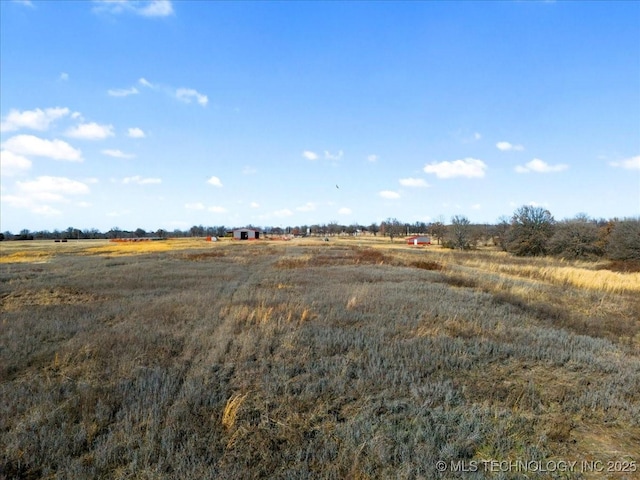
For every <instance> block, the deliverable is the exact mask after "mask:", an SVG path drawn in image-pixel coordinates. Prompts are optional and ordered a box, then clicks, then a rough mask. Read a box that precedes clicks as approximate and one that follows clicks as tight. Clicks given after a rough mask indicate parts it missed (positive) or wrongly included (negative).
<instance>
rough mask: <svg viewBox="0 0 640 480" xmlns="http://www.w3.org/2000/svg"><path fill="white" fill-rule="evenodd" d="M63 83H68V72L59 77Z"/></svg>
mask: <svg viewBox="0 0 640 480" xmlns="http://www.w3.org/2000/svg"><path fill="white" fill-rule="evenodd" d="M58 78H59V79H60V80H61V81H62V82H66V81H67V80H69V74H68V73H67V72H62V73H61V74H60V76H59V77H58Z"/></svg>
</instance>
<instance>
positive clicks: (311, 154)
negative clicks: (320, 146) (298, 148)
mask: <svg viewBox="0 0 640 480" xmlns="http://www.w3.org/2000/svg"><path fill="white" fill-rule="evenodd" d="M302 156H303V157H304V158H306V159H307V160H317V159H318V154H317V153H315V152H312V151H311V150H305V151H304V152H302Z"/></svg>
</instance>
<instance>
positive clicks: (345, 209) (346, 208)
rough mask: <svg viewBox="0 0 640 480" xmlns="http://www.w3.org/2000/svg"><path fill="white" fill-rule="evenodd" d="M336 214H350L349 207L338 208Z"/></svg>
mask: <svg viewBox="0 0 640 480" xmlns="http://www.w3.org/2000/svg"><path fill="white" fill-rule="evenodd" d="M338 215H351V209H350V208H348V207H342V208H341V209H339V210H338Z"/></svg>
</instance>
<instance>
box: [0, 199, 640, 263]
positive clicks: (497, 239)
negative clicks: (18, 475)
mask: <svg viewBox="0 0 640 480" xmlns="http://www.w3.org/2000/svg"><path fill="white" fill-rule="evenodd" d="M248 227H249V228H251V227H252V226H251V225H248ZM231 230H232V229H231V228H228V227H226V226H224V225H220V226H209V227H204V226H202V225H194V226H192V227H191V228H190V229H188V230H180V229H175V230H173V231H166V230H163V229H158V230H155V231H146V230H144V229H142V228H137V229H135V230H132V231H129V230H122V229H120V228H118V227H113V228H111V229H110V230H109V231H107V232H100V231H99V230H97V229H89V230H81V229H77V228H74V227H69V228H67V229H66V230H54V231H48V230H43V231H36V232H30V231H29V230H22V231H20V232H19V233H18V234H12V233H11V232H4V233H0V241H1V240H36V239H53V240H57V239H78V240H80V239H112V238H149V237H154V238H185V237H205V236H217V237H224V236H226V235H229V234H230V232H231ZM261 230H262V231H263V232H264V233H265V234H266V235H273V236H281V235H293V236H306V235H312V236H325V237H329V236H336V235H375V236H378V235H380V236H384V237H389V239H390V240H391V241H393V240H394V239H395V238H399V237H404V236H406V235H421V234H422V235H429V236H431V238H432V241H433V242H434V243H437V244H441V245H442V246H444V247H446V248H452V249H460V250H470V249H475V248H478V247H482V246H495V247H497V248H499V249H501V250H503V251H505V252H509V253H512V254H514V255H517V256H542V255H554V256H558V257H561V258H566V259H597V258H602V257H606V258H609V259H612V260H634V261H640V217H636V218H624V219H618V218H614V219H608V220H606V219H592V218H589V217H588V216H587V215H585V214H579V215H577V216H576V217H574V218H571V219H565V220H561V221H556V220H555V219H554V217H553V215H552V214H551V212H549V210H547V209H545V208H543V207H536V206H530V205H523V206H522V207H520V208H518V209H517V210H515V211H514V213H513V214H512V216H511V217H501V218H500V219H499V220H498V222H497V223H496V224H492V225H491V224H472V223H471V221H470V220H469V218H468V217H466V216H464V215H454V216H453V217H451V219H450V221H449V222H448V223H447V222H446V221H445V219H444V217H442V216H441V217H439V219H437V220H436V221H433V222H430V223H426V222H414V223H406V222H401V221H400V220H398V219H396V218H388V219H386V220H385V221H383V222H380V223H379V224H377V223H372V224H370V225H366V226H365V225H359V224H350V225H342V224H340V223H338V222H337V221H332V222H329V223H327V224H314V225H297V226H288V227H284V228H283V227H264V228H262V229H261Z"/></svg>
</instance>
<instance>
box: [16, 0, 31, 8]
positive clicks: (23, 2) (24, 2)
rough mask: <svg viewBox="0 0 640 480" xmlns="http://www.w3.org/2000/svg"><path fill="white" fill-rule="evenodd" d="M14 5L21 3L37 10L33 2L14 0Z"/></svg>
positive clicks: (29, 0)
mask: <svg viewBox="0 0 640 480" xmlns="http://www.w3.org/2000/svg"><path fill="white" fill-rule="evenodd" d="M13 3H19V4H20V5H24V6H25V7H30V8H35V7H34V5H33V2H32V1H31V0H13Z"/></svg>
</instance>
